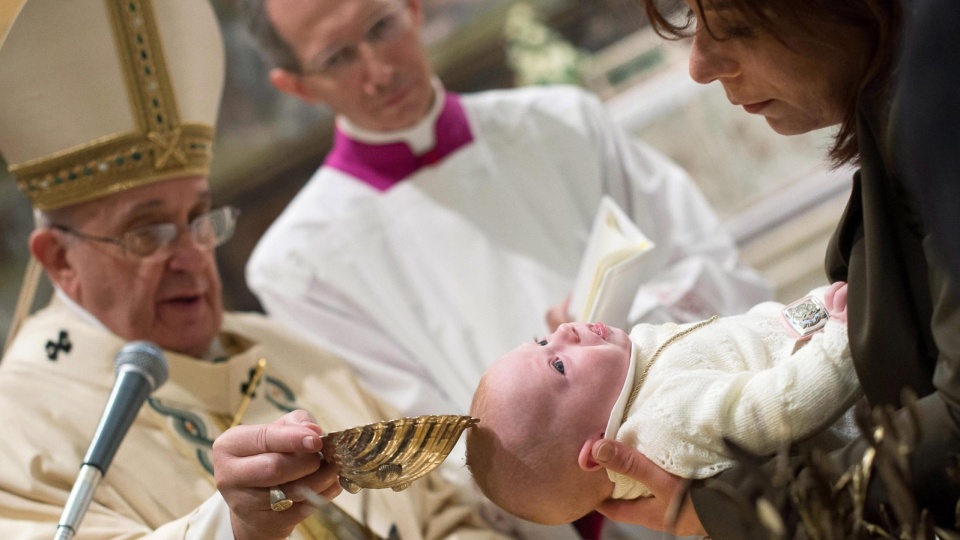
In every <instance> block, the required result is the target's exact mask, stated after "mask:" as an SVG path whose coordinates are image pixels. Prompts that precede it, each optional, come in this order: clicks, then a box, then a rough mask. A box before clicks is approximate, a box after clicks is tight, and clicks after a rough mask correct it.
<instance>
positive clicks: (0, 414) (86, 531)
mask: <svg viewBox="0 0 960 540" xmlns="http://www.w3.org/2000/svg"><path fill="white" fill-rule="evenodd" d="M223 330H224V332H223V333H222V334H221V341H223V343H224V348H225V350H228V351H232V354H233V355H232V356H230V357H228V358H221V359H217V360H216V361H202V360H197V359H194V358H189V357H185V356H182V355H178V354H174V353H171V352H169V351H167V352H166V353H165V355H166V359H167V362H168V365H169V371H170V378H169V380H168V381H167V383H166V384H165V385H164V386H162V387H161V388H159V389H158V390H157V391H156V392H154V394H153V396H152V397H151V399H150V400H149V401H148V403H147V404H145V405H144V406H143V408H142V409H141V410H140V412H139V414H138V416H137V418H136V420H135V421H134V423H133V425H132V426H131V428H130V430H129V432H128V433H127V435H126V437H125V438H124V440H123V443H122V444H121V445H120V448H119V450H118V452H117V454H116V457H115V458H114V460H113V463H112V465H111V467H110V469H109V470H108V471H107V474H106V475H105V477H104V479H103V482H102V483H101V484H100V486H99V488H98V490H97V492H96V495H95V497H94V500H93V503H92V504H91V506H90V509H89V511H88V512H87V514H86V516H85V518H84V520H83V522H82V524H81V527H80V534H79V536H78V538H85V539H107V538H120V537H123V538H133V537H137V538H140V537H147V538H157V539H161V538H163V539H174V538H175V539H191V540H192V539H196V540H201V539H202V540H210V539H221V538H223V539H228V538H232V537H233V536H232V533H231V531H230V519H229V512H228V510H227V507H226V505H225V503H224V502H223V500H222V498H221V497H220V496H219V494H218V493H217V492H216V490H215V488H214V486H213V482H212V478H211V476H210V474H209V471H210V470H211V467H212V460H211V454H210V445H211V444H212V441H213V439H214V438H216V436H217V435H219V433H220V432H221V431H222V429H223V426H224V425H227V424H229V421H230V420H231V419H232V417H233V414H234V413H235V412H236V410H237V408H238V406H239V404H240V401H241V398H242V391H241V386H242V384H243V383H244V382H245V381H247V380H249V377H250V373H251V369H252V368H253V367H254V366H255V365H256V362H257V361H258V359H260V358H265V359H266V360H267V367H266V372H265V377H264V378H263V382H262V384H261V386H260V387H259V389H258V390H257V392H256V395H255V398H254V399H253V400H252V401H251V403H250V405H249V407H248V409H247V412H246V414H245V415H244V423H248V424H252V423H262V422H271V421H273V420H275V419H276V418H278V417H280V416H281V415H283V414H285V413H286V412H287V411H288V410H292V409H293V408H297V407H303V408H305V409H307V410H309V411H310V412H311V413H312V414H313V415H314V416H315V417H316V419H317V421H318V423H319V424H320V426H321V427H323V428H324V429H325V430H327V431H333V430H338V429H345V428H348V427H352V426H357V425H363V424H366V423H369V422H374V421H378V420H383V419H388V418H393V417H396V413H395V412H394V411H393V410H392V409H390V408H389V407H386V406H384V405H382V404H381V403H380V402H378V401H377V400H375V399H374V398H372V397H371V396H370V395H369V394H367V393H366V392H365V391H364V390H363V389H362V388H361V387H360V385H359V383H357V382H356V381H355V379H354V378H353V376H352V374H351V372H350V370H349V369H348V368H347V367H346V366H344V365H343V364H342V363H341V362H339V361H338V360H337V359H336V358H333V357H332V356H330V355H329V354H326V353H324V352H323V351H321V350H318V349H317V348H315V347H312V346H310V345H307V344H306V343H304V342H303V341H302V340H298V339H297V338H294V337H293V336H292V335H289V334H286V333H284V332H283V331H282V330H279V329H278V328H277V327H276V325H275V323H272V322H270V321H267V320H266V319H265V318H263V317H261V316H259V315H238V314H228V315H227V316H226V317H225V320H224V325H223ZM61 332H65V333H66V336H67V341H68V342H69V344H70V346H69V350H66V349H67V347H66V346H65V345H64V347H63V348H61V350H59V351H57V354H56V357H55V358H50V357H48V355H47V348H48V346H47V343H48V342H49V341H53V342H57V341H59V336H60V335H61ZM123 345H124V341H123V340H121V339H120V338H118V337H117V336H114V335H112V334H110V333H108V332H105V331H103V330H102V329H98V328H96V327H94V326H91V325H89V324H87V323H86V322H85V321H84V320H83V318H82V317H81V316H80V315H79V314H78V313H77V312H76V310H74V309H71V308H69V307H67V306H65V305H64V304H63V303H61V302H59V301H57V300H54V302H53V303H52V304H51V306H50V307H48V308H46V309H44V310H42V311H41V312H39V313H37V314H36V315H34V316H33V317H31V318H30V319H29V320H28V321H27V322H26V323H25V325H24V326H23V328H22V329H21V330H20V332H19V333H18V335H17V338H16V339H15V340H14V342H13V343H12V344H11V346H10V348H9V350H8V351H7V353H6V354H5V356H4V359H3V362H2V363H0V423H2V425H3V426H4V433H3V437H0V531H3V537H4V538H17V539H18V540H31V539H41V538H42V539H48V538H52V537H53V536H54V532H55V530H56V528H57V522H58V520H59V517H60V513H61V511H62V508H63V505H64V503H65V502H66V499H67V496H68V495H69V492H70V488H71V486H72V484H73V483H74V480H75V478H76V475H77V472H78V471H79V469H80V463H81V461H82V458H83V456H84V454H85V452H86V450H87V447H88V445H89V442H90V439H91V437H92V435H93V432H94V428H95V427H96V425H97V422H98V421H99V418H100V415H101V413H102V411H103V407H104V404H105V402H106V400H107V396H108V394H109V392H110V389H111V387H112V385H113V381H114V373H113V362H114V358H115V356H116V353H117V351H119V350H120V348H121V347H122V346H123ZM266 504H267V499H266V494H264V505H266ZM336 504H337V505H338V506H339V507H341V508H343V509H344V510H345V511H346V512H348V513H350V514H351V515H352V516H354V517H355V518H357V519H363V516H366V517H367V521H366V522H367V525H368V526H369V527H370V528H371V529H373V530H374V532H376V533H377V534H378V535H381V536H383V537H386V536H387V535H388V534H389V533H390V530H391V528H392V527H394V526H396V529H397V532H398V533H399V535H400V536H401V537H402V538H404V539H408V538H437V539H438V538H450V537H453V538H464V539H468V538H469V539H473V538H494V537H499V536H498V535H496V534H495V533H493V532H492V531H491V530H490V529H489V528H487V527H486V525H484V524H483V522H482V519H481V518H480V514H479V512H478V509H477V508H476V507H475V506H472V505H467V504H463V503H462V502H461V500H460V499H459V496H458V494H457V493H456V492H455V491H454V490H453V488H451V486H449V485H448V484H446V483H445V482H443V481H442V479H441V478H440V477H439V476H437V475H430V476H428V477H426V478H423V479H421V480H418V481H416V482H414V483H413V485H412V486H411V487H410V488H409V489H407V490H405V491H403V492H399V493H395V492H393V491H391V490H364V491H362V492H361V493H360V494H358V495H351V494H349V493H343V494H342V495H341V496H339V497H338V498H337V499H336ZM292 538H295V539H296V538H301V536H300V534H299V533H295V534H294V535H293V537H292Z"/></svg>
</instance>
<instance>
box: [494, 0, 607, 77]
mask: <svg viewBox="0 0 960 540" xmlns="http://www.w3.org/2000/svg"><path fill="white" fill-rule="evenodd" d="M503 35H504V38H505V40H506V55H507V65H509V66H510V69H511V70H512V71H513V72H514V75H515V83H516V85H517V86H533V85H548V84H575V85H583V83H584V73H585V68H586V65H587V63H588V62H589V58H590V56H589V55H588V54H587V53H586V52H585V51H582V50H580V49H578V48H577V47H575V46H574V45H573V44H571V43H570V42H568V41H566V40H565V39H564V38H563V36H561V35H560V34H559V33H558V32H557V31H555V30H553V29H552V28H550V27H549V26H547V25H546V24H544V23H543V22H542V21H541V20H540V18H539V15H538V12H537V9H536V7H534V6H533V5H532V4H530V3H528V2H517V3H516V4H514V5H512V6H510V8H509V9H508V10H507V16H506V20H505V22H504V28H503Z"/></svg>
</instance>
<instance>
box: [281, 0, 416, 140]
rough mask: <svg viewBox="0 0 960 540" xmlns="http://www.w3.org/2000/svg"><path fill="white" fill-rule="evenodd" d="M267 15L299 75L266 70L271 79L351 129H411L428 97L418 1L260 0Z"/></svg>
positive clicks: (286, 90) (284, 89) (283, 88)
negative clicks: (329, 111) (290, 51)
mask: <svg viewBox="0 0 960 540" xmlns="http://www.w3.org/2000/svg"><path fill="white" fill-rule="evenodd" d="M266 7H267V15H268V16H269V17H270V20H271V21H273V25H274V27H275V28H276V30H277V32H278V33H279V34H280V36H282V37H283V38H284V40H286V42H287V43H288V44H289V45H290V46H291V48H292V49H293V51H294V52H295V54H296V56H297V59H298V62H299V64H300V68H301V72H300V73H292V72H287V71H284V70H274V72H271V79H272V80H273V82H274V84H275V85H276V86H277V87H278V88H280V89H281V90H283V91H285V92H289V93H291V94H294V95H296V96H298V97H300V98H301V99H303V100H305V101H307V102H312V103H323V104H326V105H328V106H329V107H330V108H332V109H333V110H334V112H336V113H337V114H341V115H343V116H346V117H347V118H349V119H350V121H351V122H353V123H354V124H356V125H357V126H359V127H361V128H364V129H369V130H374V131H393V130H398V129H404V128H408V127H410V126H412V125H413V124H415V123H416V122H417V121H418V120H420V119H421V118H422V117H423V116H425V115H426V113H427V111H429V109H430V105H431V103H432V102H433V97H434V96H433V94H434V90H433V86H432V84H431V77H432V76H433V70H432V69H431V68H430V65H429V62H428V60H427V57H426V53H425V51H424V48H423V44H422V42H421V40H420V27H421V26H422V23H423V13H422V11H421V7H420V1H419V0H350V1H344V0H268V2H267V4H266Z"/></svg>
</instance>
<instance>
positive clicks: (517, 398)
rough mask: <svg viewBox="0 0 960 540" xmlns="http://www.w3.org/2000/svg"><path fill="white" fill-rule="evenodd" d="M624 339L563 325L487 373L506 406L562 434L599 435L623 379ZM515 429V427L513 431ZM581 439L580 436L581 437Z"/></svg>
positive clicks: (618, 333)
mask: <svg viewBox="0 0 960 540" xmlns="http://www.w3.org/2000/svg"><path fill="white" fill-rule="evenodd" d="M630 347H631V344H630V338H629V336H628V335H627V334H626V332H624V331H623V330H620V329H618V328H611V327H608V326H606V325H605V324H603V323H593V324H588V323H573V324H563V325H561V326H560V327H559V328H558V329H557V331H556V332H554V333H553V334H550V335H549V336H547V337H546V338H544V339H542V340H540V341H539V342H537V343H525V344H523V345H520V346H519V347H517V348H516V349H514V350H513V351H510V352H508V353H507V354H505V355H503V356H501V357H500V358H499V359H497V361H496V362H494V363H493V364H492V365H491V366H490V369H489V370H488V371H487V376H488V377H491V378H492V381H491V382H492V383H493V384H492V388H494V389H496V390H495V392H497V393H498V394H501V395H502V396H508V397H509V399H508V400H507V404H508V405H506V404H505V405H506V406H510V407H511V409H513V411H515V413H517V414H520V413H521V412H522V413H523V414H530V415H533V416H531V417H530V418H532V419H533V420H534V421H535V422H537V423H539V424H540V425H542V426H544V427H547V426H548V425H549V424H553V423H557V425H563V426H566V432H568V433H570V432H571V431H575V433H573V435H576V436H579V435H581V432H586V431H589V432H592V431H594V430H599V432H602V431H603V430H604V428H605V427H606V422H607V418H608V417H609V415H610V411H611V409H613V404H614V402H615V401H616V399H617V395H618V394H619V392H620V389H621V387H622V386H623V382H624V380H625V379H626V377H627V369H628V367H629V362H630ZM517 427H519V426H517ZM583 434H585V433H583Z"/></svg>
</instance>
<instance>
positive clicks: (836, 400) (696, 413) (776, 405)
mask: <svg viewBox="0 0 960 540" xmlns="http://www.w3.org/2000/svg"><path fill="white" fill-rule="evenodd" d="M783 307H784V306H783V305H782V304H779V303H776V302H764V303H762V304H759V305H757V306H755V307H754V308H752V309H751V310H750V311H748V312H747V313H746V314H744V315H739V316H733V317H723V318H720V319H718V320H717V321H714V322H712V323H710V324H707V325H706V326H703V327H701V328H698V329H696V330H693V331H692V332H690V333H689V334H687V335H685V336H683V337H680V338H679V339H677V340H676V341H674V342H673V343H671V344H670V345H668V346H667V347H666V348H664V349H663V351H662V352H661V354H660V356H659V357H658V358H657V359H656V361H655V363H654V364H653V365H652V366H651V367H650V370H649V373H648V374H647V378H646V380H645V381H643V382H642V386H641V387H640V390H639V393H638V394H637V398H636V400H635V401H634V403H633V405H632V406H631V407H630V409H629V410H628V411H627V412H626V417H623V416H622V413H621V416H620V418H622V420H623V421H622V425H620V426H619V429H615V430H613V433H611V432H608V433H607V434H606V435H607V436H608V437H613V436H614V435H616V438H617V440H620V441H622V442H623V443H625V444H628V445H631V446H634V447H635V448H637V450H639V451H640V452H641V453H643V454H644V455H645V456H647V457H648V458H650V460H651V461H653V462H654V463H656V464H657V465H659V466H660V467H662V468H663V469H664V470H666V471H668V472H671V473H673V474H675V475H677V476H681V477H684V478H707V477H710V476H713V475H715V474H717V473H718V472H720V471H722V470H724V469H727V468H729V467H731V466H733V465H734V463H735V462H734V461H733V460H732V458H731V456H730V455H729V453H728V452H727V451H726V450H725V447H724V443H723V439H722V437H727V438H729V439H731V440H733V441H734V442H736V443H738V444H739V445H741V446H742V447H743V448H745V449H746V450H748V451H750V452H752V453H754V454H757V455H769V454H773V453H775V452H776V451H778V450H780V449H781V447H782V445H783V444H784V443H785V442H792V441H798V440H801V439H803V438H804V437H806V436H808V435H810V434H812V433H815V432H818V431H820V430H822V429H823V428H825V427H827V426H829V425H830V424H832V423H833V422H834V421H836V420H837V419H838V418H840V417H841V415H843V413H844V412H845V411H847V410H848V409H850V407H851V406H852V405H853V403H854V402H855V401H856V400H857V398H859V396H860V395H861V389H860V385H859V383H858V380H857V374H856V370H855V369H854V366H853V361H852V359H851V357H850V347H849V341H848V339H847V327H846V325H844V324H841V323H838V322H836V321H834V320H832V319H831V320H828V321H827V324H826V326H825V327H824V328H823V330H822V331H820V332H818V333H816V334H814V335H813V337H811V338H810V339H809V340H808V341H807V342H806V343H805V344H803V346H802V347H801V348H800V349H799V350H798V351H796V352H794V349H795V347H796V345H797V339H796V337H795V335H794V334H792V333H791V332H790V331H789V330H788V329H787V326H786V322H784V321H782V320H781V317H782V315H781V310H782V308H783ZM689 326H692V325H676V324H666V325H637V326H636V327H634V328H633V330H632V331H631V332H630V339H631V340H632V341H633V351H634V354H633V359H634V362H635V363H636V370H635V372H636V373H637V375H636V376H635V377H634V378H633V379H631V380H628V381H627V383H626V384H625V385H624V392H626V393H630V391H632V389H633V387H634V385H635V384H636V383H638V382H641V381H640V380H639V377H640V375H639V374H640V373H642V372H643V370H644V369H645V368H646V366H647V363H648V362H649V360H650V357H651V355H652V354H653V353H654V352H655V351H656V350H657V348H658V347H660V345H661V344H663V343H664V342H665V341H666V340H667V339H668V338H669V337H670V336H672V335H674V334H676V333H677V332H681V331H683V330H684V329H686V328H688V327H689ZM628 388H629V390H628ZM611 420H612V418H611ZM614 424H616V423H615V422H614ZM608 474H610V479H611V480H612V481H613V482H614V484H615V487H614V493H613V497H614V498H621V499H633V498H636V497H639V496H644V495H647V494H649V491H648V490H647V488H646V487H645V486H643V485H642V484H640V483H639V482H636V481H635V480H633V479H631V478H628V477H625V476H622V475H617V474H613V473H609V472H608Z"/></svg>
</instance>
